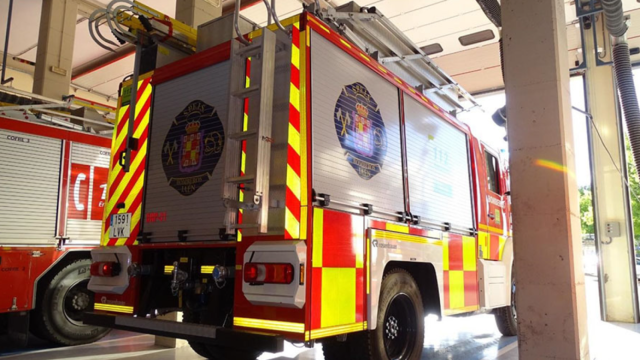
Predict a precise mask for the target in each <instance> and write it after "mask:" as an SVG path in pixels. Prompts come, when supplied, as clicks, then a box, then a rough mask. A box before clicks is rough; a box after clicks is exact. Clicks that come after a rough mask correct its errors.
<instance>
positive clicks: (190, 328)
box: [83, 313, 284, 353]
mask: <svg viewBox="0 0 640 360" xmlns="http://www.w3.org/2000/svg"><path fill="white" fill-rule="evenodd" d="M83 322H84V323H85V324H89V325H97V326H102V327H107V328H112V329H120V330H127V331H135V332H140V333H145V334H152V335H159V336H166V337H172V338H178V339H185V340H189V341H196V342H203V343H213V342H214V341H215V343H216V344H224V346H226V347H231V348H246V347H247V345H248V344H251V350H257V351H267V352H271V353H277V352H281V351H284V338H283V337H282V336H281V335H273V334H265V333H254V332H245V331H237V330H232V329H227V328H223V327H217V326H210V325H201V324H190V323H182V322H175V321H167V320H157V319H146V318H136V317H131V316H121V315H110V314H96V313H85V314H84V318H83Z"/></svg>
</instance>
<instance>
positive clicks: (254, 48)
mask: <svg viewBox="0 0 640 360" xmlns="http://www.w3.org/2000/svg"><path fill="white" fill-rule="evenodd" d="M261 49H262V44H252V45H247V46H245V47H242V48H240V49H238V50H236V55H237V56H243V57H250V56H252V55H256V54H258V53H259V52H260V50H261Z"/></svg>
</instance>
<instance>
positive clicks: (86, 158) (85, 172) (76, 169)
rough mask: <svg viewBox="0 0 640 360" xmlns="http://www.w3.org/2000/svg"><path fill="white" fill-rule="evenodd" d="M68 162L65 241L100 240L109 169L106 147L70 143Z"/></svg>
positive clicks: (82, 242)
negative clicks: (66, 239)
mask: <svg viewBox="0 0 640 360" xmlns="http://www.w3.org/2000/svg"><path fill="white" fill-rule="evenodd" d="M70 166H71V169H70V172H69V174H70V177H69V193H68V196H67V200H68V201H67V227H66V235H67V237H68V242H69V243H72V244H99V242H100V231H101V227H102V219H103V211H104V201H105V195H106V189H107V176H108V173H109V149H106V148H102V147H98V146H92V145H86V144H81V143H72V144H71V164H70Z"/></svg>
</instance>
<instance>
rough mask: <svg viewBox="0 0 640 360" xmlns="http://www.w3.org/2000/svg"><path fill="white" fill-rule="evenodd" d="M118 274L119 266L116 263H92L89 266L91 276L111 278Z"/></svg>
mask: <svg viewBox="0 0 640 360" xmlns="http://www.w3.org/2000/svg"><path fill="white" fill-rule="evenodd" d="M119 274H120V264H119V263H116V262H94V263H92V264H91V276H102V277H113V276H118V275H119Z"/></svg>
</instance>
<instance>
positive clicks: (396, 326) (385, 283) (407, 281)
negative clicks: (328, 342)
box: [325, 269, 424, 360]
mask: <svg viewBox="0 0 640 360" xmlns="http://www.w3.org/2000/svg"><path fill="white" fill-rule="evenodd" d="M347 343H348V346H349V349H348V352H345V353H348V354H349V356H348V357H347V358H348V359H354V360H361V359H362V360H365V359H376V360H378V359H380V360H418V359H420V356H421V355H422V346H423V344H424V308H423V304H422V297H421V295H420V289H419V288H418V285H417V284H416V282H415V280H414V279H413V277H412V276H411V274H409V273H408V272H407V271H406V270H404V269H392V270H390V271H388V272H387V273H386V274H385V276H384V278H383V279H382V287H381V289H380V301H379V302H378V320H377V324H376V329H375V330H371V331H363V332H360V333H355V334H348V335H347ZM329 355H330V354H329ZM326 356H327V353H326V352H325V357H326ZM326 359H327V360H332V359H331V358H328V357H326Z"/></svg>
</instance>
